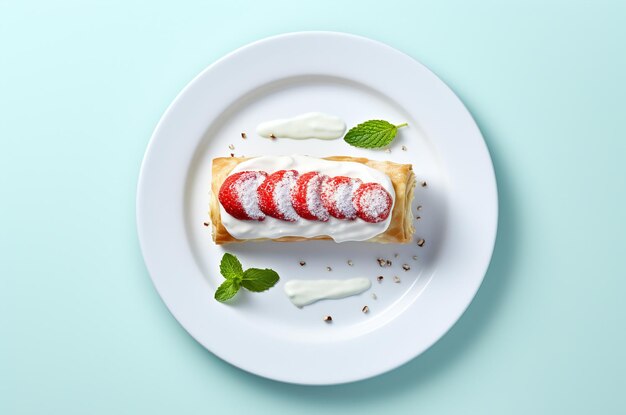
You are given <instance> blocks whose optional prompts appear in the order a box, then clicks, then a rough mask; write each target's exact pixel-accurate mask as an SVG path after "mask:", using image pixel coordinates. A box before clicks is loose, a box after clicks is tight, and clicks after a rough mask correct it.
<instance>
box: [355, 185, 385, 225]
mask: <svg viewBox="0 0 626 415" xmlns="http://www.w3.org/2000/svg"><path fill="white" fill-rule="evenodd" d="M392 204H393V200H392V198H391V195H390V194H389V192H387V190H385V188H384V187H382V186H381V185H380V184H378V183H365V184H364V185H362V186H361V187H359V188H358V190H357V191H356V192H355V194H354V206H355V207H356V214H357V216H358V217H359V218H361V219H363V220H364V221H366V222H370V223H378V222H382V221H384V220H385V219H387V218H388V217H389V213H390V212H391V205H392Z"/></svg>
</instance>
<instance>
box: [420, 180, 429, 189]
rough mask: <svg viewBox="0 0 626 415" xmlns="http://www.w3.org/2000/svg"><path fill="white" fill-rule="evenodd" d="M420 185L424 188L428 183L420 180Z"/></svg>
mask: <svg viewBox="0 0 626 415" xmlns="http://www.w3.org/2000/svg"><path fill="white" fill-rule="evenodd" d="M420 184H421V185H422V187H426V186H428V183H426V181H425V180H422V183H420Z"/></svg>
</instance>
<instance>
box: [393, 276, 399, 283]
mask: <svg viewBox="0 0 626 415" xmlns="http://www.w3.org/2000/svg"><path fill="white" fill-rule="evenodd" d="M393 282H395V283H396V284H398V283H399V282H400V277H398V276H397V275H395V276H394V277H393Z"/></svg>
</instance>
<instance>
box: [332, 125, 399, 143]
mask: <svg viewBox="0 0 626 415" xmlns="http://www.w3.org/2000/svg"><path fill="white" fill-rule="evenodd" d="M406 125H407V123H403V124H400V125H393V124H391V123H390V122H388V121H384V120H369V121H365V122H364V123H361V124H359V125H357V126H356V127H352V128H351V129H350V131H348V133H347V134H346V136H345V137H344V138H343V139H344V141H345V142H346V143H348V144H350V145H351V146H354V147H361V148H379V147H385V146H386V145H388V144H389V143H391V142H392V141H393V139H394V138H395V137H396V134H397V133H398V128H401V127H405V126H406Z"/></svg>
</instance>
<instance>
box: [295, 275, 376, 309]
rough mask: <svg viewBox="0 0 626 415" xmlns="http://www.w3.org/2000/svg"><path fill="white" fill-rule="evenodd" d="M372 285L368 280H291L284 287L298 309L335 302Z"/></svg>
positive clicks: (359, 292)
mask: <svg viewBox="0 0 626 415" xmlns="http://www.w3.org/2000/svg"><path fill="white" fill-rule="evenodd" d="M371 286H372V283H371V281H370V280H368V279H367V278H351V279H348V280H291V281H287V282H286V283H285V286H284V290H285V294H287V297H289V300H290V301H291V302H292V303H293V304H294V305H295V306H297V307H304V306H305V305H308V304H312V303H314V302H316V301H319V300H330V299H332V300H335V299H338V298H345V297H349V296H351V295H356V294H361V293H362V292H363V291H366V290H368V289H369V288H370V287H371Z"/></svg>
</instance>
